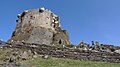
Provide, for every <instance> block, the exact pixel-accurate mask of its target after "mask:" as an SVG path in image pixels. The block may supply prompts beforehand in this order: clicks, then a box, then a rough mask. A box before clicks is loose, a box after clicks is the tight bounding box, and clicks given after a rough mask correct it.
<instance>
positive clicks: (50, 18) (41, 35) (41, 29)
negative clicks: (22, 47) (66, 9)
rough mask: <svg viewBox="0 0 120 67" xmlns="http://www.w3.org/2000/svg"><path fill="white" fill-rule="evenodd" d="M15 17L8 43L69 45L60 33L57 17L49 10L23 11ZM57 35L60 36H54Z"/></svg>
mask: <svg viewBox="0 0 120 67" xmlns="http://www.w3.org/2000/svg"><path fill="white" fill-rule="evenodd" d="M17 17H18V20H17V26H16V29H15V31H14V32H13V34H12V37H11V38H10V39H9V40H8V42H12V41H14V42H17V41H19V42H21V41H22V42H27V43H36V44H53V43H55V44H56V43H58V44H59V41H61V40H62V41H61V42H60V44H69V38H68V35H67V34H66V33H64V32H63V31H62V28H61V25H60V19H59V17H58V16H57V15H55V14H54V13H53V12H51V11H50V10H48V9H45V8H39V9H32V10H25V11H24V12H23V13H22V14H18V16H17ZM58 33H62V35H61V34H60V35H56V34H58ZM56 36H57V38H56ZM56 39H57V40H56Z"/></svg>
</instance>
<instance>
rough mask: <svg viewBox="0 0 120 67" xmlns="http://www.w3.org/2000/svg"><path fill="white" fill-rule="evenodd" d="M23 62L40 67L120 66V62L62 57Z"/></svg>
mask: <svg viewBox="0 0 120 67" xmlns="http://www.w3.org/2000/svg"><path fill="white" fill-rule="evenodd" d="M23 64H29V65H35V66H36V65H37V66H38V67H120V64H117V63H108V62H93V61H80V60H72V59H61V58H49V59H42V58H37V59H34V60H27V61H24V62H23Z"/></svg>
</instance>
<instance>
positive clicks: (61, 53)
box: [4, 8, 120, 63]
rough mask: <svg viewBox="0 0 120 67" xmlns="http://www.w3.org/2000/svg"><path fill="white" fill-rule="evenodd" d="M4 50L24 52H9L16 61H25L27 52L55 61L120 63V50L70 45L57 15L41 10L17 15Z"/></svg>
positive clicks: (97, 45)
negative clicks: (57, 59) (64, 59)
mask: <svg viewBox="0 0 120 67" xmlns="http://www.w3.org/2000/svg"><path fill="white" fill-rule="evenodd" d="M61 46H62V47H61ZM4 48H6V49H11V48H12V49H14V48H17V49H19V50H21V48H23V49H26V50H25V51H23V52H21V51H20V53H21V55H19V54H15V53H19V51H15V52H11V53H9V54H13V55H12V56H13V57H16V59H17V58H21V59H28V57H24V54H25V53H28V54H29V52H30V56H32V57H33V55H35V56H36V55H50V56H52V57H57V58H69V59H79V60H90V61H105V62H115V63H120V47H117V46H113V45H108V44H100V43H99V42H94V41H92V46H90V44H87V43H85V42H84V41H81V42H80V44H79V45H78V46H76V45H71V44H70V41H69V34H68V32H67V30H62V27H61V24H60V18H59V16H57V15H55V14H54V13H52V12H51V11H50V10H48V9H45V8H39V9H32V10H25V11H24V12H23V13H22V14H18V20H17V26H16V29H15V31H14V32H13V34H12V37H11V38H10V39H9V40H8V42H7V43H6V45H5V46H4ZM27 56H28V55H27ZM8 57H9V55H8ZM9 58H10V59H12V57H9Z"/></svg>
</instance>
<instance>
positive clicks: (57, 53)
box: [5, 43, 120, 63]
mask: <svg viewBox="0 0 120 67" xmlns="http://www.w3.org/2000/svg"><path fill="white" fill-rule="evenodd" d="M34 46H35V47H34ZM5 47H8V48H9V45H7V46H5ZM11 48H20V49H21V48H25V49H27V50H31V51H33V52H36V53H37V54H38V55H49V56H52V57H57V58H68V59H76V60H89V61H104V62H114V63H120V54H119V53H115V52H104V51H99V52H98V51H93V50H82V49H74V48H60V47H56V46H49V45H40V44H29V43H24V44H22V45H20V44H17V46H16V45H13V46H11Z"/></svg>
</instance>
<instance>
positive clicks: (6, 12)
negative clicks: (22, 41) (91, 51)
mask: <svg viewBox="0 0 120 67" xmlns="http://www.w3.org/2000/svg"><path fill="white" fill-rule="evenodd" d="M40 7H45V8H47V9H50V10H51V11H53V12H54V13H55V14H57V15H59V16H60V20H61V24H62V28H63V29H67V30H68V31H69V34H70V41H71V42H72V43H73V44H76V45H77V44H79V43H80V40H84V41H85V42H86V43H91V41H99V42H100V43H105V44H112V45H119V46H120V39H119V38H120V31H119V29H120V0H1V1H0V39H3V40H4V41H7V40H8V39H9V38H10V37H11V35H12V32H13V30H14V29H15V26H16V20H17V14H19V13H22V12H23V11H24V10H26V9H33V8H40Z"/></svg>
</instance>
